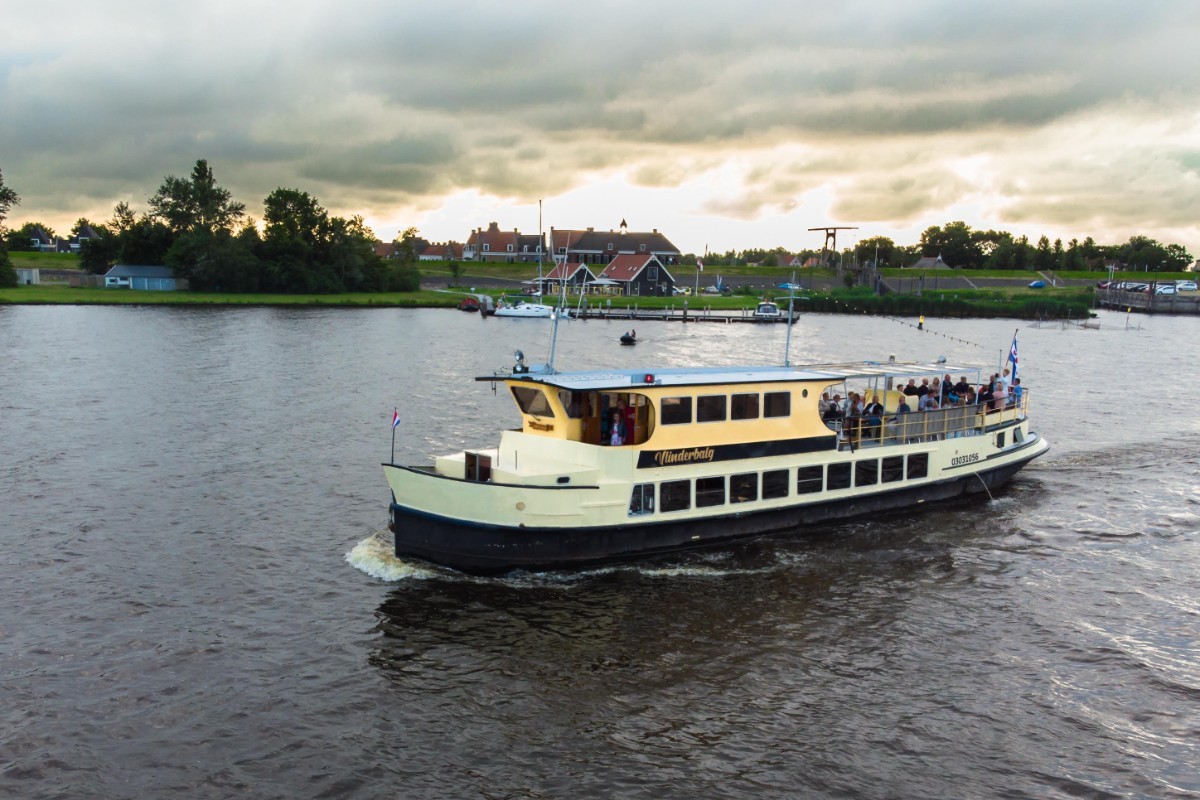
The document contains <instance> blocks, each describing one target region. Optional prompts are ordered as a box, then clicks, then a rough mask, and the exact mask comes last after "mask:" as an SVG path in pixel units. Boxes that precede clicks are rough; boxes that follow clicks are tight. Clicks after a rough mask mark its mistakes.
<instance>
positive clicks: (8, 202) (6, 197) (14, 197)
mask: <svg viewBox="0 0 1200 800" xmlns="http://www.w3.org/2000/svg"><path fill="white" fill-rule="evenodd" d="M19 205H21V196H20V195H18V194H17V193H16V192H15V191H13V190H12V189H10V188H9V187H7V186H5V185H4V171H3V170H0V231H3V230H4V220H6V219H7V218H8V212H9V209H11V208H12V207H13V206H19Z"/></svg>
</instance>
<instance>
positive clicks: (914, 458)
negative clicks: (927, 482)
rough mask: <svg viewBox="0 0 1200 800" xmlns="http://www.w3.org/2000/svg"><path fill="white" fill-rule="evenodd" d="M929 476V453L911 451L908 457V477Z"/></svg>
mask: <svg viewBox="0 0 1200 800" xmlns="http://www.w3.org/2000/svg"><path fill="white" fill-rule="evenodd" d="M928 476H929V453H913V454H912V455H911V456H909V457H908V479H909V480H910V481H911V480H912V479H913V478H925V477H928Z"/></svg>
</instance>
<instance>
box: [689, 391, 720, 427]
mask: <svg viewBox="0 0 1200 800" xmlns="http://www.w3.org/2000/svg"><path fill="white" fill-rule="evenodd" d="M726 400H727V398H726V397H725V395H723V394H706V395H701V396H700V397H697V398H696V422H724V421H725V403H726Z"/></svg>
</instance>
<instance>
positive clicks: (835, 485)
mask: <svg viewBox="0 0 1200 800" xmlns="http://www.w3.org/2000/svg"><path fill="white" fill-rule="evenodd" d="M825 483H826V488H828V489H830V490H831V491H832V490H833V489H849V488H850V465H849V464H830V465H829V472H828V473H827V474H826V476H825Z"/></svg>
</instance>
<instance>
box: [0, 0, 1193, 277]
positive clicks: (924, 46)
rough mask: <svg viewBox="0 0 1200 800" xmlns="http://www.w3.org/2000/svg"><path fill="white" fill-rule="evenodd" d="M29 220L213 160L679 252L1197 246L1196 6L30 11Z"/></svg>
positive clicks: (7, 89)
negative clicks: (946, 235) (979, 235)
mask: <svg viewBox="0 0 1200 800" xmlns="http://www.w3.org/2000/svg"><path fill="white" fill-rule="evenodd" d="M0 16H2V18H3V24H2V25H0V170H2V171H3V177H4V181H5V183H6V184H7V185H8V186H9V187H10V188H12V189H14V190H15V191H16V192H17V193H19V194H20V195H21V198H22V204H21V206H19V207H17V208H15V209H13V211H12V212H10V215H9V220H8V223H9V224H10V225H11V226H19V225H20V224H22V223H24V222H27V221H32V220H40V221H43V222H45V223H47V224H49V225H51V226H53V227H55V228H56V230H57V231H58V232H59V233H60V234H65V233H67V232H68V231H69V229H70V227H71V225H72V224H73V223H74V221H75V220H76V219H77V218H78V217H80V216H86V217H89V218H91V219H94V220H97V221H106V220H108V219H109V218H110V217H111V216H112V208H113V205H114V204H116V203H117V202H118V201H127V202H128V203H129V204H130V205H131V206H132V207H133V208H134V210H135V211H139V212H141V211H144V210H145V209H146V207H147V203H146V201H147V199H148V198H149V197H150V195H152V194H153V193H154V191H155V190H156V189H157V188H158V186H159V185H160V184H161V183H162V180H163V178H164V177H165V176H167V175H177V176H181V177H183V176H186V175H188V173H189V172H190V171H191V168H192V165H193V164H194V163H195V161H196V160H197V159H200V158H205V159H208V161H209V163H210V164H211V165H212V167H213V169H214V171H215V173H216V177H217V180H218V182H219V183H220V184H221V185H223V186H225V187H226V188H228V189H230V190H231V191H232V192H233V193H234V196H235V198H236V199H238V200H240V201H242V202H244V203H245V204H246V207H247V210H248V211H249V212H250V213H251V214H252V215H253V216H255V217H261V215H262V201H263V198H264V197H265V196H266V195H267V194H268V193H269V192H271V191H272V190H273V189H275V188H276V187H279V186H284V187H289V188H296V189H301V190H303V191H306V192H308V193H310V194H311V195H313V196H315V197H316V198H317V199H318V200H319V202H320V203H321V204H322V205H323V206H324V207H325V208H327V209H328V210H329V211H330V212H332V213H335V214H339V215H343V216H350V215H353V214H361V215H362V216H364V217H365V218H366V220H367V223H368V224H369V225H370V226H371V227H372V229H373V230H374V231H375V233H376V235H378V236H379V237H380V238H381V239H385V240H390V239H392V238H393V237H395V236H396V235H397V233H398V232H399V231H400V230H402V229H404V228H406V227H409V226H415V227H417V228H418V229H419V230H420V232H421V234H422V235H423V236H425V237H426V238H429V239H432V240H436V241H444V240H447V239H456V240H459V241H461V240H463V239H464V238H465V237H466V235H467V233H468V231H469V230H470V229H472V228H474V227H476V226H480V225H487V224H488V223H489V222H491V221H496V222H498V223H499V224H500V227H501V228H505V229H509V228H520V229H521V230H522V231H523V232H528V233H535V232H536V231H537V227H538V199H539V198H542V199H543V200H544V211H543V218H544V225H545V228H546V229H547V230H548V229H549V228H550V227H551V226H554V227H558V228H581V227H588V226H592V227H596V228H598V229H607V228H615V227H616V226H618V225H619V223H620V221H621V219H625V220H627V221H628V223H629V226H630V228H631V229H632V230H650V229H652V228H657V229H658V230H660V231H662V232H664V233H665V234H666V235H667V236H668V237H669V238H671V239H672V240H673V241H674V242H675V244H676V245H677V246H679V247H680V248H681V249H682V250H684V251H685V252H703V251H704V249H705V247H708V248H710V249H712V250H717V251H721V250H726V249H730V248H735V249H744V248H748V247H776V246H782V247H786V248H788V249H791V250H798V249H801V248H805V247H811V248H819V247H820V246H821V244H822V243H823V236H822V235H821V234H818V233H810V232H808V230H807V229H808V228H811V227H817V226H825V225H856V226H859V227H860V230H859V231H857V232H852V233H850V234H844V235H843V236H842V237H840V238H839V244H852V243H853V241H854V239H855V238H856V237H861V238H866V237H868V236H872V235H877V234H883V235H887V236H890V237H891V238H892V239H894V240H895V241H896V242H897V243H898V244H912V243H915V242H916V241H917V239H918V237H919V235H920V232H921V231H922V230H924V229H925V228H926V227H928V226H930V225H942V224H945V223H946V222H950V221H953V220H963V221H965V222H966V223H967V224H969V225H970V226H971V227H973V228H984V229H986V228H995V229H1001V230H1008V231H1012V232H1014V233H1018V234H1020V233H1025V234H1027V235H1029V236H1030V237H1031V239H1033V240H1034V241H1036V239H1037V237H1038V236H1040V235H1042V234H1046V235H1048V236H1050V238H1051V239H1052V240H1053V239H1054V238H1056V237H1062V238H1063V239H1064V241H1067V240H1069V239H1070V238H1072V237H1078V238H1080V239H1083V238H1084V237H1087V236H1092V237H1094V238H1095V239H1096V240H1097V241H1099V242H1101V243H1106V244H1107V243H1117V242H1121V241H1125V240H1127V239H1128V238H1129V237H1130V236H1131V235H1134V234H1142V235H1147V236H1151V237H1153V238H1155V239H1158V240H1159V241H1161V242H1163V243H1178V244H1182V245H1184V246H1186V247H1187V248H1188V250H1189V252H1190V253H1191V254H1192V256H1193V257H1194V258H1197V257H1200V4H1197V3H1196V2H1195V0H1164V1H1162V2H1155V0H1146V2H1143V3H1132V2H1128V1H1127V0H1126V1H1124V2H1107V1H1101V2H1088V3H1084V2H1073V3H1065V2H1053V0H1037V1H1036V2H1025V1H1024V0H1019V1H1017V2H991V3H977V2H965V3H964V2H962V1H961V0H958V1H957V2H946V1H943V0H906V2H895V0H841V2H837V3H831V2H828V1H826V2H822V3H819V4H818V3H811V2H807V1H806V0H805V1H804V2H798V1H797V0H789V1H788V2H784V1H783V0H764V1H763V2H754V0H750V1H749V2H722V3H716V2H703V1H702V2H696V0H688V2H675V0H654V1H653V2H612V1H610V0H599V1H598V2H591V3H578V4H576V3H562V2H556V3H550V2H526V1H525V0H512V1H511V2H507V3H497V2H458V1H457V0H442V1H441V2H426V3H414V2H403V1H402V0H390V1H389V2H369V1H364V0H347V1H346V2H342V3H328V2H322V3H315V2H307V1H306V0H289V1H288V2H286V3H284V2H257V1H256V0H242V1H241V2H225V0H215V1H214V0H206V2H202V3H201V2H197V3H190V4H176V3H163V2H159V0H145V1H144V2H130V1H129V0H110V1H109V2H105V3H61V2H53V0H52V1H51V2H49V3H46V2H43V3H11V4H8V6H7V7H6V8H5V11H4V12H3V14H2V15H0Z"/></svg>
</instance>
